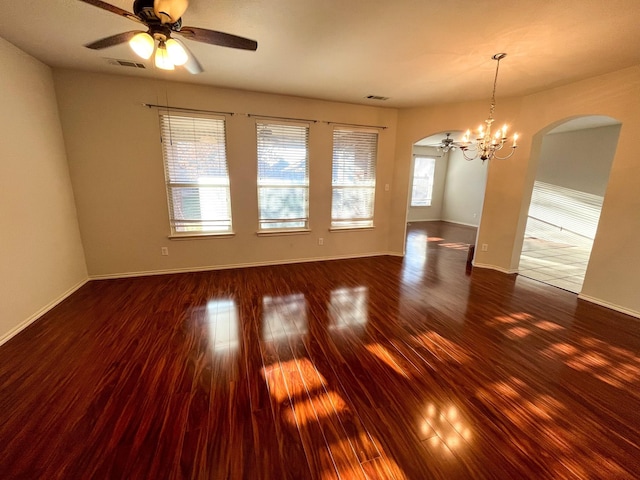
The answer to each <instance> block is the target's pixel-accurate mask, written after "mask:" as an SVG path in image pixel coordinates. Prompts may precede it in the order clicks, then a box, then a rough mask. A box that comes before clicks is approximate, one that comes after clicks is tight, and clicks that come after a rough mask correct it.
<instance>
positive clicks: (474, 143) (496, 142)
mask: <svg viewBox="0 0 640 480" xmlns="http://www.w3.org/2000/svg"><path fill="white" fill-rule="evenodd" d="M506 56H507V54H506V53H496V54H495V55H494V56H493V57H491V58H492V59H493V60H495V61H496V62H498V63H497V65H496V76H495V78H494V80H493V94H492V95H491V108H490V109H489V118H487V119H486V120H485V121H484V123H485V126H482V125H481V126H480V128H478V134H477V137H476V138H475V140H471V130H467V132H466V133H465V134H464V136H463V137H462V141H461V142H459V144H458V146H459V147H460V150H462V155H463V156H464V158H465V159H466V160H474V159H476V158H478V157H480V159H481V160H482V161H483V162H484V161H485V160H491V159H493V158H497V159H499V160H505V159H507V158H509V157H510V156H511V155H513V153H514V152H515V151H516V147H517V141H518V134H517V133H514V134H513V143H512V144H511V146H510V147H509V148H510V149H511V150H510V151H509V153H508V154H507V155H505V156H503V157H500V156H498V155H497V152H499V151H500V150H502V149H503V147H504V146H505V143H506V141H507V126H506V125H504V126H503V127H502V128H501V129H499V130H498V131H497V132H496V133H495V134H492V133H491V126H492V125H493V122H494V118H493V112H494V110H495V108H496V85H497V83H498V69H499V68H500V60H502V59H503V58H504V57H506Z"/></svg>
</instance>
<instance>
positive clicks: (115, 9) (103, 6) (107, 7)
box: [80, 0, 143, 23]
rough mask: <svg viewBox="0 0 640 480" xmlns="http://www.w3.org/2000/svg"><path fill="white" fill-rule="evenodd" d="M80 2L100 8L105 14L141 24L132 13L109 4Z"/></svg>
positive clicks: (89, 0) (95, 0)
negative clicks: (108, 13) (113, 14)
mask: <svg viewBox="0 0 640 480" xmlns="http://www.w3.org/2000/svg"><path fill="white" fill-rule="evenodd" d="M80 1H81V2H84V3H88V4H89V5H93V6H94V7H98V8H101V9H103V10H106V11H107V12H111V13H115V14H116V15H120V16H122V17H125V18H129V19H131V20H133V21H135V22H138V23H143V22H142V21H141V20H140V19H139V18H138V17H136V16H135V15H134V14H133V13H131V12H127V11H126V10H124V9H122V8H120V7H116V6H115V5H111V4H110V3H107V2H103V1H101V0H80Z"/></svg>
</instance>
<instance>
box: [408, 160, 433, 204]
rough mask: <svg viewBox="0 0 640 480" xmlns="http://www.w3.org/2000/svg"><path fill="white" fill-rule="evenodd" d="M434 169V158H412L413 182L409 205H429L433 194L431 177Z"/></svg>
mask: <svg viewBox="0 0 640 480" xmlns="http://www.w3.org/2000/svg"><path fill="white" fill-rule="evenodd" d="M435 171H436V159H435V158H429V157H415V158H414V160H413V184H412V188H411V206H412V207H429V206H431V198H432V196H433V178H434V176H435Z"/></svg>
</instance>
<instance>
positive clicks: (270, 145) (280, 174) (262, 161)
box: [256, 122, 309, 230]
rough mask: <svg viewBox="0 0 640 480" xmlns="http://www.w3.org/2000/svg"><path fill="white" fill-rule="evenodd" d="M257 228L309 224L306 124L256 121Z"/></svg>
mask: <svg viewBox="0 0 640 480" xmlns="http://www.w3.org/2000/svg"><path fill="white" fill-rule="evenodd" d="M256 128H257V137H258V210H259V216H260V230H286V229H293V230H296V229H306V228H308V226H309V154H308V143H309V126H308V125H299V124H298V125H296V124H273V123H260V122H258V123H257V124H256Z"/></svg>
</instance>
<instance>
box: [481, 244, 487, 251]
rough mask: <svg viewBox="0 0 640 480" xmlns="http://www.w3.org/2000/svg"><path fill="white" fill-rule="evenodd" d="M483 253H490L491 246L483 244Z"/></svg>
mask: <svg viewBox="0 0 640 480" xmlns="http://www.w3.org/2000/svg"><path fill="white" fill-rule="evenodd" d="M481 250H482V251H483V252H488V251H489V244H488V243H483V244H482V249H481Z"/></svg>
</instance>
